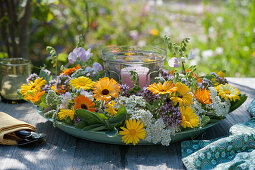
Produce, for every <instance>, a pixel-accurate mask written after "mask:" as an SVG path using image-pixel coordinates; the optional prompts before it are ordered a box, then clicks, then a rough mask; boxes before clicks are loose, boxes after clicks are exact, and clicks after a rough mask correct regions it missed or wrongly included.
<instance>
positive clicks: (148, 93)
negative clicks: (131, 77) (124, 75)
mask: <svg viewBox="0 0 255 170" xmlns="http://www.w3.org/2000/svg"><path fill="white" fill-rule="evenodd" d="M141 96H143V98H144V99H145V100H146V101H147V102H149V103H150V102H153V101H154V100H156V99H159V98H160V97H159V95H158V94H153V93H152V92H151V91H150V90H148V89H147V87H144V88H143V89H142V91H141Z"/></svg>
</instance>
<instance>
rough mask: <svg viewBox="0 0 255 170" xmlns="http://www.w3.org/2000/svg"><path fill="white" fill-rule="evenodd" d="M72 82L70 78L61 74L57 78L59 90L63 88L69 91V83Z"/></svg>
mask: <svg viewBox="0 0 255 170" xmlns="http://www.w3.org/2000/svg"><path fill="white" fill-rule="evenodd" d="M70 80H71V77H70V76H67V75H64V74H61V75H59V76H57V83H56V86H57V90H62V88H64V89H67V88H68V86H69V81H70Z"/></svg>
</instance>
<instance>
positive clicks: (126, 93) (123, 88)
mask: <svg viewBox="0 0 255 170" xmlns="http://www.w3.org/2000/svg"><path fill="white" fill-rule="evenodd" d="M129 90H130V87H129V86H128V85H126V84H120V95H121V96H126V97H129V96H130V94H129Z"/></svg>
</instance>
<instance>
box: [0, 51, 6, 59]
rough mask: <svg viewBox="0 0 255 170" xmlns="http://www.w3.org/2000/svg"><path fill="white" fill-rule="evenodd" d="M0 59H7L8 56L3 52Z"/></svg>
mask: <svg viewBox="0 0 255 170" xmlns="http://www.w3.org/2000/svg"><path fill="white" fill-rule="evenodd" d="M0 58H8V54H7V53H5V52H0Z"/></svg>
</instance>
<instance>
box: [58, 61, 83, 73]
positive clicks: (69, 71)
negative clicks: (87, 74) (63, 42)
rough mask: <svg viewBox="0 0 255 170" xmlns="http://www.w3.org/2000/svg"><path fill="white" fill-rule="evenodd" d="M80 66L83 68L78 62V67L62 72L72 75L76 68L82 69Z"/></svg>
mask: <svg viewBox="0 0 255 170" xmlns="http://www.w3.org/2000/svg"><path fill="white" fill-rule="evenodd" d="M80 68H81V66H80V64H78V65H77V66H76V67H73V68H69V69H66V70H63V73H62V74H65V75H70V74H72V73H73V72H75V71H76V70H78V69H80Z"/></svg>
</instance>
